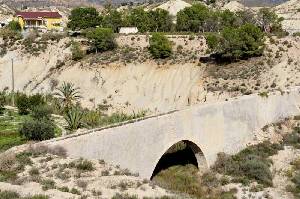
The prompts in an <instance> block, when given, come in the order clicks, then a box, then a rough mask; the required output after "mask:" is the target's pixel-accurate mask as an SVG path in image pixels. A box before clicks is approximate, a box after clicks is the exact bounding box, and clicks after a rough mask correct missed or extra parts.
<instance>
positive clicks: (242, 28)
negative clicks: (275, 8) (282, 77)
mask: <svg viewBox="0 0 300 199" xmlns="http://www.w3.org/2000/svg"><path fill="white" fill-rule="evenodd" d="M281 21H282V19H281V18H279V17H278V16H277V15H276V14H275V13H274V12H272V11H271V10H270V9H266V8H263V9H261V10H260V11H259V12H258V14H257V15H255V14H254V13H253V12H251V11H249V10H245V11H239V12H236V13H234V12H231V11H229V10H225V11H220V10H214V9H210V8H209V7H207V6H205V5H203V4H194V5H192V6H191V7H187V8H185V9H183V10H181V11H180V12H179V13H178V14H177V22H176V25H175V24H174V23H173V22H172V17H171V15H170V14H169V13H168V11H165V10H162V9H155V10H150V11H145V10H144V9H143V8H142V7H138V8H133V9H129V10H128V11H121V12H119V11H117V10H115V9H113V8H111V7H109V8H107V9H105V10H104V11H102V12H101V13H98V12H97V11H96V9H95V8H76V9H74V10H73V11H72V13H71V16H70V18H69V23H68V27H69V28H71V29H72V30H87V31H86V32H87V33H86V34H85V35H86V37H87V38H88V39H89V40H90V41H91V44H92V46H93V48H94V49H96V51H99V52H103V51H107V50H113V49H114V48H115V47H116V45H115V42H114V37H113V32H115V33H116V32H118V31H119V29H120V27H122V26H127V27H137V28H138V30H139V32H142V33H145V32H173V31H177V32H178V31H179V32H194V33H207V34H205V35H206V38H207V40H208V45H209V47H210V51H211V53H212V54H213V55H214V56H216V57H217V58H219V59H221V60H227V61H234V60H239V59H244V58H249V57H253V56H260V55H261V54H262V52H263V50H264V36H265V35H264V32H265V33H268V34H277V35H284V32H283V31H282V28H281ZM96 27H100V28H96ZM153 35H154V37H153V39H150V45H151V44H152V46H150V48H149V50H150V53H151V54H152V55H153V57H154V58H167V57H169V56H170V54H171V50H170V44H169V42H168V41H166V40H167V39H166V38H164V39H163V40H162V39H159V40H160V41H161V42H162V41H163V47H161V48H158V47H155V43H157V42H154V41H153V40H157V41H158V39H157V38H158V36H157V35H158V34H153ZM160 38H163V37H162V36H160ZM160 41H158V42H160ZM75 52H77V53H74V55H78V54H79V56H74V60H76V59H78V57H79V58H80V57H81V56H80V55H81V54H80V51H79V50H78V49H77V50H76V51H75Z"/></svg>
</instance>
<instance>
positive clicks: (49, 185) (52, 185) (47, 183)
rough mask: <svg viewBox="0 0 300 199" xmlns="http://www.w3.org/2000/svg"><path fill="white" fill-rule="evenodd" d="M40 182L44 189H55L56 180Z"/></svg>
mask: <svg viewBox="0 0 300 199" xmlns="http://www.w3.org/2000/svg"><path fill="white" fill-rule="evenodd" d="M40 183H41V185H42V189H43V190H44V191H46V190H48V189H55V181H53V180H51V179H45V180H42V181H41V182H40Z"/></svg>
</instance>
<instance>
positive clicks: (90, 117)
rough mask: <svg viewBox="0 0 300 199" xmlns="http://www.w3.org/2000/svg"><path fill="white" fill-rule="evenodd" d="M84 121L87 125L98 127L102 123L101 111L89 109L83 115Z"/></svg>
mask: <svg viewBox="0 0 300 199" xmlns="http://www.w3.org/2000/svg"><path fill="white" fill-rule="evenodd" d="M83 123H84V124H85V125H86V126H87V127H93V128H94V127H98V126H100V123H101V113H100V112H99V111H87V112H86V113H84V116H83Z"/></svg>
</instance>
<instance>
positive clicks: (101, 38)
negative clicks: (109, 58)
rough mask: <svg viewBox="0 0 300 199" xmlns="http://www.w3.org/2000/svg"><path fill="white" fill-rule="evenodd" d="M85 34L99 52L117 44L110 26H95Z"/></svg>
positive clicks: (110, 48) (111, 48)
mask: <svg viewBox="0 0 300 199" xmlns="http://www.w3.org/2000/svg"><path fill="white" fill-rule="evenodd" d="M86 36H87V38H88V39H89V40H90V42H91V43H92V44H93V46H94V48H95V49H96V50H97V51H99V52H105V51H108V50H113V49H114V48H116V46H117V44H116V42H115V36H114V32H113V30H112V29H111V28H95V29H92V30H89V31H87V33H86Z"/></svg>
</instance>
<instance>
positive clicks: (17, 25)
mask: <svg viewBox="0 0 300 199" xmlns="http://www.w3.org/2000/svg"><path fill="white" fill-rule="evenodd" d="M7 27H8V28H9V29H10V30H13V31H21V30H22V27H21V25H20V23H19V22H18V21H11V22H9V24H8V26H7Z"/></svg>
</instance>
